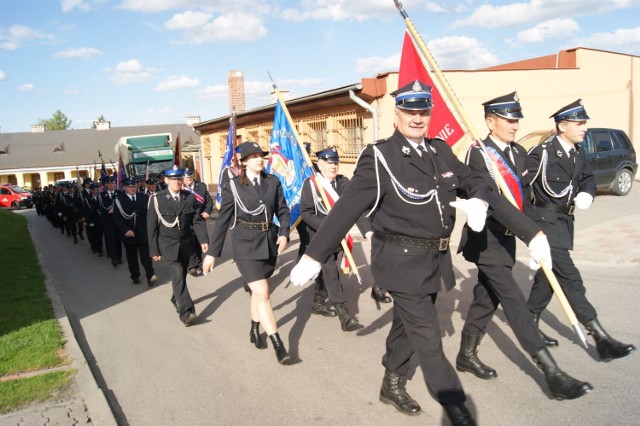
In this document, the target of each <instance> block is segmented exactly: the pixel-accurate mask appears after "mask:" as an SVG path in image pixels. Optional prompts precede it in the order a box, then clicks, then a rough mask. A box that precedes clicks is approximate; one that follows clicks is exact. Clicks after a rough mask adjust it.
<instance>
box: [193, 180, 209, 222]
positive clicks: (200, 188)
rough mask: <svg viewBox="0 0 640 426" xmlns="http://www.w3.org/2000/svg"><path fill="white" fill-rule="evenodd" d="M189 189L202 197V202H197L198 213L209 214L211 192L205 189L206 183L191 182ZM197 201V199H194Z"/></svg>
mask: <svg viewBox="0 0 640 426" xmlns="http://www.w3.org/2000/svg"><path fill="white" fill-rule="evenodd" d="M191 189H192V190H193V192H195V193H196V194H198V195H200V196H201V197H202V198H203V199H204V203H200V202H198V206H199V207H200V208H199V209H198V214H202V213H207V214H209V215H210V214H211V211H212V210H213V198H211V194H209V190H208V189H207V185H206V184H204V183H203V182H195V181H194V182H193V184H192V187H191ZM196 201H197V200H196Z"/></svg>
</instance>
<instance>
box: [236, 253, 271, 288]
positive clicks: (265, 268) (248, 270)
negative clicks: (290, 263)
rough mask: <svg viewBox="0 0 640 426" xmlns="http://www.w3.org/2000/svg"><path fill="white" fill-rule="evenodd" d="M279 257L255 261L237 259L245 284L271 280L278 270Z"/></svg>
mask: <svg viewBox="0 0 640 426" xmlns="http://www.w3.org/2000/svg"><path fill="white" fill-rule="evenodd" d="M277 260H278V258H277V257H271V258H269V259H261V260H253V259H237V260H236V265H237V266H238V270H239V271H240V275H242V278H243V279H244V282H245V283H247V284H248V283H252V282H254V281H259V280H264V279H266V278H271V275H273V271H275V269H276V261H277Z"/></svg>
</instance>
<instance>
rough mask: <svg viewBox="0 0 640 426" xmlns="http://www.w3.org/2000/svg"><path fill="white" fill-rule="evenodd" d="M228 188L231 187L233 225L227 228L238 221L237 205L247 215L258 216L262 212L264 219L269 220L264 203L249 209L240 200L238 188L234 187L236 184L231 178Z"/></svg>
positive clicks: (233, 226)
mask: <svg viewBox="0 0 640 426" xmlns="http://www.w3.org/2000/svg"><path fill="white" fill-rule="evenodd" d="M229 188H230V189H231V194H233V201H234V203H233V216H234V218H233V225H231V228H229V229H233V228H235V226H236V223H237V222H238V207H240V210H242V211H243V212H245V213H246V214H248V215H251V216H258V215H259V214H261V213H263V212H264V221H265V222H269V218H268V217H267V206H265V205H264V203H262V204H260V206H258V208H257V209H255V210H252V211H249V210H248V209H247V208H246V207H245V205H244V203H243V202H242V200H241V199H240V195H238V188H236V184H235V182H234V181H233V180H230V181H229Z"/></svg>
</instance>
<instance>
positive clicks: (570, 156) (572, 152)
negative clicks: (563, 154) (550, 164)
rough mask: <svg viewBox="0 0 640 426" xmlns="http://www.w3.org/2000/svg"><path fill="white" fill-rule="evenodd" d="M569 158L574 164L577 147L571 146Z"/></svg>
mask: <svg viewBox="0 0 640 426" xmlns="http://www.w3.org/2000/svg"><path fill="white" fill-rule="evenodd" d="M569 160H571V162H572V163H573V164H575V163H576V149H575V148H571V149H570V150H569Z"/></svg>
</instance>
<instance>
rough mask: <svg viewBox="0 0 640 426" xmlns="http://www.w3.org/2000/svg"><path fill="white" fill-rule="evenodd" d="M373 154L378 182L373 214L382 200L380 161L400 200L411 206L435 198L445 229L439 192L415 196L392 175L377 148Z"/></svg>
mask: <svg viewBox="0 0 640 426" xmlns="http://www.w3.org/2000/svg"><path fill="white" fill-rule="evenodd" d="M373 152H374V153H375V155H376V180H377V182H378V194H377V197H376V203H375V205H374V206H373V208H372V209H371V211H372V212H373V211H374V210H375V208H376V206H377V205H378V201H379V200H380V174H379V173H380V172H379V170H378V161H379V162H380V164H382V167H384V169H385V170H386V172H387V174H388V175H389V178H390V179H391V183H392V184H393V189H394V190H395V191H396V194H398V198H400V199H401V200H402V201H403V202H405V203H407V204H411V205H423V204H428V203H430V202H431V201H433V200H434V198H435V201H436V204H437V205H438V213H439V214H440V223H441V224H442V226H443V227H444V218H443V217H442V206H441V204H440V199H439V198H438V190H437V189H432V190H431V191H429V192H427V193H426V194H415V193H413V192H410V191H409V190H408V189H407V188H405V187H404V186H402V185H401V184H400V182H399V181H398V179H397V178H396V177H395V176H394V175H393V174H392V173H391V170H389V166H388V165H387V162H386V160H385V159H384V156H383V155H382V153H381V152H380V150H379V149H378V148H377V147H376V146H374V147H373ZM403 195H404V197H406V198H410V199H412V200H424V201H421V202H417V201H416V202H412V201H407V200H406V199H405V198H404V197H403ZM369 214H371V212H369ZM367 216H369V215H367Z"/></svg>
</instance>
